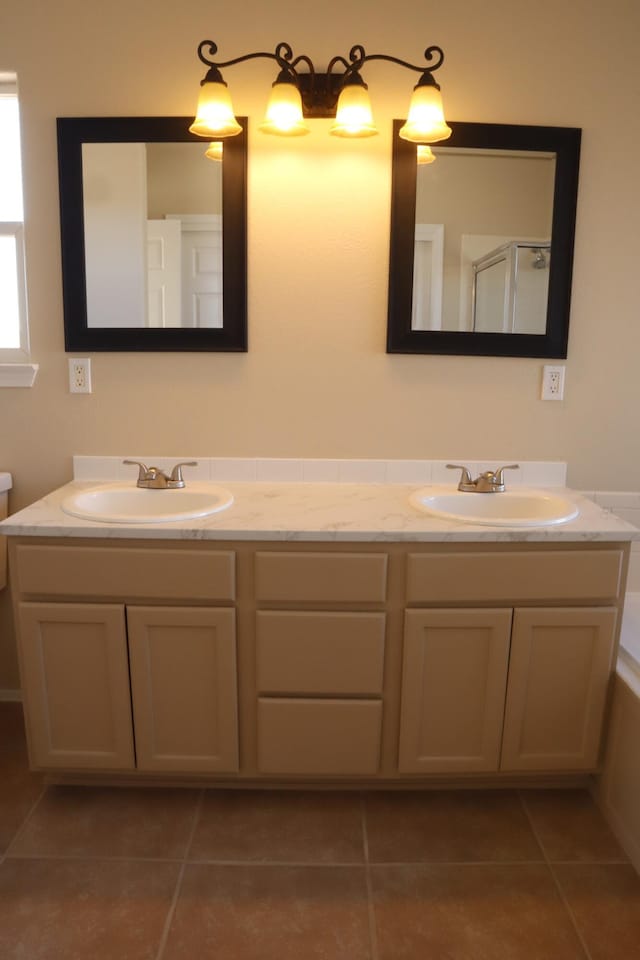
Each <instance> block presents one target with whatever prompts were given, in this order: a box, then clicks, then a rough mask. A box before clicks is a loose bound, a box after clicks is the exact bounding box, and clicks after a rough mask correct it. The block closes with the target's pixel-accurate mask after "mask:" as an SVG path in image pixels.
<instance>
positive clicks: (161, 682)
mask: <svg viewBox="0 0 640 960" xmlns="http://www.w3.org/2000/svg"><path fill="white" fill-rule="evenodd" d="M127 622H128V628H129V657H130V663H131V695H132V700H133V717H134V727H135V737H136V755H137V759H138V767H139V769H140V770H176V771H184V772H192V773H198V772H209V771H219V772H235V771H237V770H238V706H237V676H236V640H235V612H234V611H233V610H219V609H211V608H206V607H128V608H127Z"/></svg>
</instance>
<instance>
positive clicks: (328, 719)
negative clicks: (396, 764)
mask: <svg viewBox="0 0 640 960" xmlns="http://www.w3.org/2000/svg"><path fill="white" fill-rule="evenodd" d="M381 723H382V703H381V701H380V700H284V699H282V700H266V699H260V700H259V701H258V769H259V771H260V773H273V774H292V775H294V774H295V775H302V776H304V775H310V776H315V775H322V776H331V775H334V776H348V775H354V774H356V775H360V776H364V775H367V774H375V773H377V772H378V768H379V766H380V730H381Z"/></svg>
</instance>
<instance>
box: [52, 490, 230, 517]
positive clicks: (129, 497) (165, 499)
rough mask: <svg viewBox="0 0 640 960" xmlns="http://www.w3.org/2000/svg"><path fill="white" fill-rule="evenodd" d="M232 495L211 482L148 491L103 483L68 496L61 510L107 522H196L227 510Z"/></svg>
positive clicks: (71, 514)
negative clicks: (175, 488) (199, 518)
mask: <svg viewBox="0 0 640 960" xmlns="http://www.w3.org/2000/svg"><path fill="white" fill-rule="evenodd" d="M232 503H233V494H231V493H229V491H228V490H224V489H223V488H222V487H216V486H213V485H212V484H208V483H190V484H188V486H186V487H183V488H182V489H178V490H145V489H142V488H140V487H132V486H131V483H129V482H128V483H102V484H100V486H97V487H91V488H90V489H88V490H80V491H78V493H74V494H72V495H71V496H70V497H67V499H66V500H64V501H63V503H62V505H61V506H62V509H63V511H64V512H65V513H68V514H69V516H71V517H80V518H81V519H83V520H101V521H103V522H104V523H169V522H171V521H173V520H196V519H197V518H198V517H208V516H209V515H210V514H212V513H217V512H218V511H219V510H225V509H226V508H227V507H228V506H230V504H232Z"/></svg>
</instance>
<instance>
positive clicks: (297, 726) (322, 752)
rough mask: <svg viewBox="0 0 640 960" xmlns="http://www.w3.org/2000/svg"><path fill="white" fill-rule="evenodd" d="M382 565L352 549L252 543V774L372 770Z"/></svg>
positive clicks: (379, 689)
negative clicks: (259, 547)
mask: <svg viewBox="0 0 640 960" xmlns="http://www.w3.org/2000/svg"><path fill="white" fill-rule="evenodd" d="M387 564H388V558H387V555H386V553H383V552H374V553H370V552H366V553H365V552H357V551H355V550H353V548H352V549H351V550H349V551H348V552H347V551H344V552H337V551H327V550H324V551H321V550H318V551H315V550H312V551H305V552H300V551H293V550H285V551H277V552H276V551H265V550H258V551H257V552H256V555H255V600H256V605H257V607H258V609H257V612H256V639H255V642H256V686H257V694H258V709H257V734H258V736H257V767H258V771H259V773H260V775H275V776H283V775H288V776H293V777H295V776H298V777H312V776H322V777H327V776H336V777H343V776H359V777H362V776H370V777H375V776H377V775H378V773H379V768H380V749H381V736H382V693H383V673H384V648H385V621H386V616H385V613H384V609H383V607H384V604H385V601H386V598H387ZM345 608H348V609H345ZM367 608H373V609H370V610H369V611H367Z"/></svg>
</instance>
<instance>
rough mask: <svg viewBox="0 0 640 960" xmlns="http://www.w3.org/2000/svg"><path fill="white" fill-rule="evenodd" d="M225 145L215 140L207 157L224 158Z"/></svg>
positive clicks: (212, 158) (208, 150)
mask: <svg viewBox="0 0 640 960" xmlns="http://www.w3.org/2000/svg"><path fill="white" fill-rule="evenodd" d="M223 147H224V144H223V143H222V140H214V141H213V142H212V143H210V144H209V146H208V147H207V151H206V153H205V157H208V158H209V160H222V150H223ZM419 149H420V147H418V150H419Z"/></svg>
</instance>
